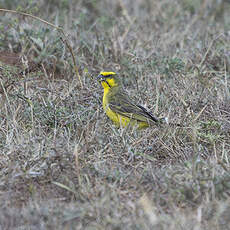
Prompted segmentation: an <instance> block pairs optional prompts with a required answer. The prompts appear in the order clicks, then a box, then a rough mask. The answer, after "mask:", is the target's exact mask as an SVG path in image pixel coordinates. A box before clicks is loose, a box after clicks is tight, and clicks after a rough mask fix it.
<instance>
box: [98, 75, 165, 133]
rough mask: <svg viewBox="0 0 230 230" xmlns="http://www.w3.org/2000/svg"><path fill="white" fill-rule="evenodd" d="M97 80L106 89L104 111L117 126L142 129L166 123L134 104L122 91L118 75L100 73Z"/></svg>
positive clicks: (163, 119)
mask: <svg viewBox="0 0 230 230" xmlns="http://www.w3.org/2000/svg"><path fill="white" fill-rule="evenodd" d="M97 79H98V80H99V81H100V82H101V85H102V86H103V88H104V96H103V108H104V111H105V112H106V114H107V116H108V117H109V118H110V119H111V120H112V121H113V122H114V123H115V125H116V126H118V127H120V126H122V127H126V126H128V125H131V126H137V128H139V129H141V128H146V127H149V126H152V125H156V124H159V123H162V122H163V121H164V122H165V118H162V119H158V118H156V117H154V116H153V115H152V114H151V113H150V112H148V111H147V110H146V109H145V108H144V107H142V106H140V105H136V104H135V103H133V102H132V101H131V100H130V98H129V96H128V95H127V94H126V93H125V91H124V90H123V89H122V87H121V84H120V80H119V77H118V76H117V74H116V73H114V72H100V74H99V75H98V77H97Z"/></svg>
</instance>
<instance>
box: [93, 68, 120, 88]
mask: <svg viewBox="0 0 230 230" xmlns="http://www.w3.org/2000/svg"><path fill="white" fill-rule="evenodd" d="M97 80H98V81H100V82H101V85H102V86H103V88H104V89H108V88H112V87H114V86H119V85H120V82H119V78H118V76H117V74H116V73H114V72H100V74H99V75H98V76H97Z"/></svg>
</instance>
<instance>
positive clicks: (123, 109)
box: [108, 91, 159, 122]
mask: <svg viewBox="0 0 230 230" xmlns="http://www.w3.org/2000/svg"><path fill="white" fill-rule="evenodd" d="M108 102H109V104H108V106H109V107H110V109H111V110H113V111H114V112H116V113H118V114H120V115H122V116H125V117H128V118H131V119H133V120H137V121H144V122H149V121H154V122H158V121H159V120H158V119H157V118H156V117H154V116H153V115H152V114H151V113H150V112H148V111H147V110H146V109H145V108H144V107H142V106H140V105H135V104H134V103H133V102H132V101H131V100H130V98H129V97H128V95H127V94H125V93H123V92H120V91H119V92H116V94H115V95H112V96H111V97H110V98H109V101H108Z"/></svg>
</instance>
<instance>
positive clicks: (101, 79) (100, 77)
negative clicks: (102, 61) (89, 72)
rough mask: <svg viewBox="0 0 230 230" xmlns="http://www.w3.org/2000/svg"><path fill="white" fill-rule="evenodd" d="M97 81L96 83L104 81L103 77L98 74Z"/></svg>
mask: <svg viewBox="0 0 230 230" xmlns="http://www.w3.org/2000/svg"><path fill="white" fill-rule="evenodd" d="M97 80H98V81H100V82H101V81H105V76H103V75H102V74H99V75H98V76H97Z"/></svg>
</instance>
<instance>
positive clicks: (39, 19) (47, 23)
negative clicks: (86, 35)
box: [0, 8, 83, 88]
mask: <svg viewBox="0 0 230 230" xmlns="http://www.w3.org/2000/svg"><path fill="white" fill-rule="evenodd" d="M1 11H2V12H7V13H12V14H20V15H23V16H26V17H30V18H33V19H35V20H38V21H40V22H42V23H44V24H46V25H48V26H51V27H53V28H55V29H56V30H57V31H59V32H60V33H61V34H62V35H63V36H64V38H65V40H63V39H61V40H62V41H63V42H64V43H65V45H66V46H67V48H68V49H69V51H70V53H71V56H72V59H73V64H74V70H75V74H76V75H77V77H78V79H79V82H80V84H81V87H82V88H83V84H82V81H81V77H80V74H79V71H78V67H77V65H76V59H75V56H74V54H73V49H72V47H71V45H70V44H69V42H68V38H67V36H66V35H65V32H64V30H63V29H62V28H61V27H60V26H55V25H54V24H52V23H50V22H47V21H45V20H44V19H41V18H39V17H37V16H34V15H32V14H28V13H24V12H20V11H16V10H8V9H1V8H0V12H1Z"/></svg>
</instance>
